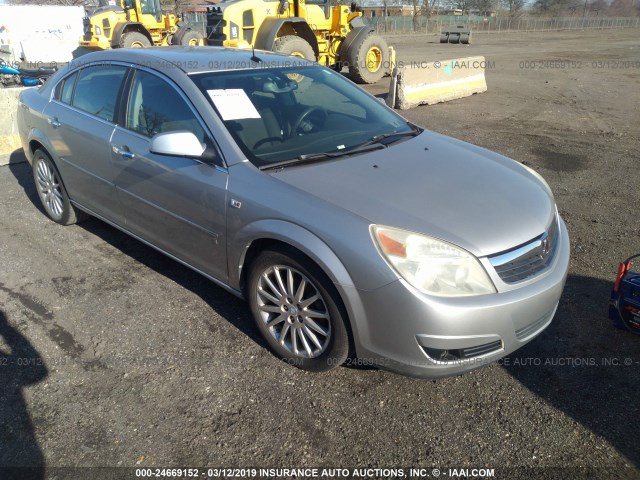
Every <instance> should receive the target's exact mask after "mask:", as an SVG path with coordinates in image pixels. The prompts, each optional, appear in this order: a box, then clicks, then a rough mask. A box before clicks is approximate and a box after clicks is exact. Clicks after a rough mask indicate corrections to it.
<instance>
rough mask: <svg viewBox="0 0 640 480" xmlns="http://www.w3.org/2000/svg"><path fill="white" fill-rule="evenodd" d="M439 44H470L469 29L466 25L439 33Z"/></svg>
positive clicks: (452, 27)
mask: <svg viewBox="0 0 640 480" xmlns="http://www.w3.org/2000/svg"><path fill="white" fill-rule="evenodd" d="M440 43H462V44H464V45H468V44H470V43H471V27H469V26H467V25H457V26H451V27H449V28H448V29H446V30H445V29H443V30H442V31H441V32H440Z"/></svg>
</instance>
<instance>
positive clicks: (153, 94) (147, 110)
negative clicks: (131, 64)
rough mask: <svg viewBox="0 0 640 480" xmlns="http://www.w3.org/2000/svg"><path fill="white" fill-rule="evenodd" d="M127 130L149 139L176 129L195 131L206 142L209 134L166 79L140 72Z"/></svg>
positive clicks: (130, 102)
mask: <svg viewBox="0 0 640 480" xmlns="http://www.w3.org/2000/svg"><path fill="white" fill-rule="evenodd" d="M126 128H128V129H129V130H133V131H134V132H138V133H140V134H142V135H145V136H147V137H152V136H154V135H155V134H157V133H162V132H171V131H174V130H188V131H190V132H193V133H194V134H195V136H196V137H198V140H200V141H201V142H203V143H206V135H205V132H204V129H203V128H202V126H201V125H200V122H198V120H197V119H196V117H195V115H194V113H193V111H192V110H191V109H190V108H189V105H187V103H186V102H185V101H184V99H183V98H182V97H181V96H180V94H178V92H177V91H176V90H175V88H173V87H172V86H171V85H169V84H168V83H167V82H166V81H165V80H163V79H161V78H160V77H157V76H155V75H152V74H150V73H147V72H144V71H141V70H138V71H137V72H136V75H135V77H134V79H133V82H132V83H131V93H130V95H129V102H128V104H127V124H126Z"/></svg>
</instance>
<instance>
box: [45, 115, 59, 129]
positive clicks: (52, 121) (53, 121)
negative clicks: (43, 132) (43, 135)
mask: <svg viewBox="0 0 640 480" xmlns="http://www.w3.org/2000/svg"><path fill="white" fill-rule="evenodd" d="M47 122H49V125H51V126H52V127H53V128H58V127H59V126H61V125H62V124H61V123H60V122H59V121H58V119H57V118H56V117H53V118H51V117H49V118H47Z"/></svg>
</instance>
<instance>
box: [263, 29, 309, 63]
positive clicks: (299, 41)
mask: <svg viewBox="0 0 640 480" xmlns="http://www.w3.org/2000/svg"><path fill="white" fill-rule="evenodd" d="M273 51H274V52H279V53H285V54H287V55H291V56H294V57H300V58H305V59H307V60H311V61H315V60H316V54H315V52H314V51H313V47H312V46H311V45H309V42H307V41H306V40H305V39H304V38H300V37H296V36H295V35H285V36H284V37H280V38H279V39H278V40H276V43H275V44H274V46H273Z"/></svg>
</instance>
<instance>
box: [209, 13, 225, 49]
mask: <svg viewBox="0 0 640 480" xmlns="http://www.w3.org/2000/svg"><path fill="white" fill-rule="evenodd" d="M226 24H227V22H226V20H224V19H223V18H222V13H221V12H215V11H209V13H207V44H208V45H213V46H218V47H221V46H222V45H223V43H224V41H225V40H226V39H227V36H226V35H225V34H224V33H223V29H224V27H225V26H226Z"/></svg>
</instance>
